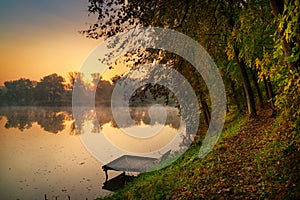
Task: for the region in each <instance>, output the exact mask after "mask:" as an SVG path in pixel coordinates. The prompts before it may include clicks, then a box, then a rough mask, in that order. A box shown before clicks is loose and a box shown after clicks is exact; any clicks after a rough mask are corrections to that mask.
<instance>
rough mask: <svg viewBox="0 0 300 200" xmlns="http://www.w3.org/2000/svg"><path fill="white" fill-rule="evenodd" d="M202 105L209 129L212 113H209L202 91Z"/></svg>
mask: <svg viewBox="0 0 300 200" xmlns="http://www.w3.org/2000/svg"><path fill="white" fill-rule="evenodd" d="M200 104H201V108H202V111H203V115H204V120H205V124H206V125H207V127H208V126H209V122H210V112H209V108H208V105H207V103H206V101H205V99H204V98H203V93H202V92H201V91H200Z"/></svg>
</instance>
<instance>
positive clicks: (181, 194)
mask: <svg viewBox="0 0 300 200" xmlns="http://www.w3.org/2000/svg"><path fill="white" fill-rule="evenodd" d="M264 119H265V118H264V117H261V118H259V119H256V120H254V121H251V120H247V119H246V117H244V116H241V115H235V114H230V115H228V116H227V118H226V122H225V126H224V129H223V132H222V134H221V137H220V138H219V140H218V142H217V144H216V145H215V147H214V149H213V150H212V151H211V152H210V153H209V154H208V155H207V156H206V157H204V158H202V159H199V158H198V153H199V150H200V147H201V146H200V145H197V144H193V145H192V146H191V147H190V148H189V149H188V150H187V151H186V152H185V153H184V154H183V155H182V156H181V157H180V158H179V159H178V160H176V161H175V162H173V163H172V164H171V165H170V166H168V167H166V168H164V169H161V170H159V171H154V172H149V173H144V174H140V175H139V176H138V177H137V178H135V179H134V181H132V182H131V183H129V184H128V185H126V186H125V187H124V188H123V189H121V190H119V191H117V192H116V193H114V194H113V195H111V196H107V197H105V198H104V199H195V198H196V199H199V198H208V199H220V198H225V199H232V198H244V197H247V198H254V199H265V198H269V199H296V198H299V197H300V194H299V192H298V191H300V184H299V182H300V180H299V175H298V169H299V168H300V154H299V146H300V145H299V133H298V134H297V133H295V132H292V131H291V130H288V129H286V128H285V127H284V126H283V125H282V124H281V123H279V122H275V123H274V122H273V121H274V120H272V119H271V118H270V119H268V120H269V121H268V120H266V122H264V121H263V120H264ZM277 121H278V120H277ZM272 125H273V127H272Z"/></svg>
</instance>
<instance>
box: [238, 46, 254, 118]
mask: <svg viewBox="0 0 300 200" xmlns="http://www.w3.org/2000/svg"><path fill="white" fill-rule="evenodd" d="M238 55H239V51H238V49H237V48H235V49H234V56H235V59H236V62H237V64H238V68H239V71H240V73H241V76H242V81H243V86H244V91H245V94H246V100H247V107H248V114H249V115H250V116H256V108H255V100H254V95H253V91H252V88H251V85H250V81H249V78H248V74H247V70H246V66H245V63H244V62H243V60H240V59H239V57H238Z"/></svg>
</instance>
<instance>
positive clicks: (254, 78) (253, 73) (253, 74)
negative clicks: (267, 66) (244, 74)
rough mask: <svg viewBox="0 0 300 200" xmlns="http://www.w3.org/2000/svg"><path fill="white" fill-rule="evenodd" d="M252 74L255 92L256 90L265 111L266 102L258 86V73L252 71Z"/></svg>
mask: <svg viewBox="0 0 300 200" xmlns="http://www.w3.org/2000/svg"><path fill="white" fill-rule="evenodd" d="M250 72H251V78H252V81H253V84H254V87H255V90H256V92H257V95H258V101H259V104H260V107H261V108H262V109H263V108H264V101H263V97H262V94H261V90H260V87H259V85H258V80H257V76H256V74H257V72H256V70H255V69H251V70H250Z"/></svg>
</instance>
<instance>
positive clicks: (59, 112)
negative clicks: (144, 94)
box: [0, 107, 180, 135]
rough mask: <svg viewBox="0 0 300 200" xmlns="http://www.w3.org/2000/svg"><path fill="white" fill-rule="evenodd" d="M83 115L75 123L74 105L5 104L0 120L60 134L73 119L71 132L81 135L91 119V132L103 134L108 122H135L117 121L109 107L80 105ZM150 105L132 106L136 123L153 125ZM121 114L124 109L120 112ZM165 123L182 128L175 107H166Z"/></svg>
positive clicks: (0, 112)
mask: <svg viewBox="0 0 300 200" xmlns="http://www.w3.org/2000/svg"><path fill="white" fill-rule="evenodd" d="M79 109H80V110H81V112H80V113H81V115H80V116H76V119H77V120H76V123H75V121H74V120H73V116H72V108H71V107H2V108H0V119H1V118H2V117H5V118H6V119H7V121H6V123H5V125H4V127H5V128H7V129H9V128H18V129H19V130H20V131H24V130H25V129H30V128H31V127H32V126H33V124H34V123H37V124H38V125H39V126H40V127H41V128H42V129H43V130H45V131H47V132H50V133H54V134H57V133H59V132H60V131H63V130H64V129H66V122H70V123H71V125H70V130H69V133H70V135H78V134H82V133H84V132H83V127H84V124H85V122H87V121H91V123H92V128H91V132H93V133H100V131H101V130H102V127H103V126H104V125H105V124H110V125H111V126H112V127H114V128H126V127H128V126H129V125H132V121H131V122H129V121H122V122H121V123H119V124H118V125H119V126H121V127H118V125H117V124H116V122H115V121H114V118H113V115H112V112H111V109H110V107H96V110H87V109H86V108H85V107H82V108H79ZM148 110H149V107H133V108H130V110H129V112H130V115H131V117H132V120H133V123H134V125H137V126H139V125H143V124H144V125H154V123H155V122H152V121H151V118H150V116H149V114H148ZM118 114H120V115H121V118H122V115H123V114H124V112H122V111H120V112H119V113H118ZM165 125H167V126H170V127H172V128H175V129H178V128H179V127H180V116H179V114H178V110H176V109H175V108H168V109H167V119H166V122H165Z"/></svg>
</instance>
